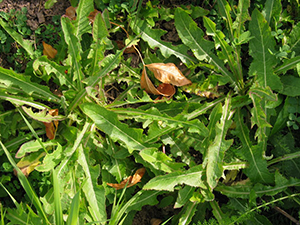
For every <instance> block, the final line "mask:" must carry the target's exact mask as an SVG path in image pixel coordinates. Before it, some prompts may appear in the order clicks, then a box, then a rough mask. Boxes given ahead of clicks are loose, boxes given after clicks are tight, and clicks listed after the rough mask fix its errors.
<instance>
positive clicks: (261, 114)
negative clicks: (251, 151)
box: [249, 91, 272, 150]
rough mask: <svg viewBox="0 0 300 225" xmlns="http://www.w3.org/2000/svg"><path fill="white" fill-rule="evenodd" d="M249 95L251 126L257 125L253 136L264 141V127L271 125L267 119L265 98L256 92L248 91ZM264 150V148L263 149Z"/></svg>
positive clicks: (265, 135) (265, 136)
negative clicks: (251, 104)
mask: <svg viewBox="0 0 300 225" xmlns="http://www.w3.org/2000/svg"><path fill="white" fill-rule="evenodd" d="M249 96H250V98H251V100H252V103H253V107H252V109H251V114H252V117H251V128H252V127H253V126H254V125H257V131H256V133H255V138H258V141H259V142H263V141H265V139H266V138H267V133H266V129H265V128H266V127H272V126H271V124H270V123H269V122H268V119H267V112H266V110H267V109H266V105H265V104H266V103H265V98H262V97H260V96H259V95H257V94H256V93H252V92H251V91H250V92H249ZM264 150H265V149H264Z"/></svg>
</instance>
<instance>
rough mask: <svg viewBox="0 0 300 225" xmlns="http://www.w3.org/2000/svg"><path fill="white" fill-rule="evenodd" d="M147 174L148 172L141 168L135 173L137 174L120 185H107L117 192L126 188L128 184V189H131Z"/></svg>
mask: <svg viewBox="0 0 300 225" xmlns="http://www.w3.org/2000/svg"><path fill="white" fill-rule="evenodd" d="M145 172H146V169H145V168H140V169H138V170H137V171H136V172H135V174H134V175H133V176H129V177H127V178H126V179H125V180H123V181H122V182H121V183H119V184H113V183H106V184H107V185H108V186H111V187H113V188H115V189H117V190H119V189H122V188H124V187H125V186H126V184H127V187H131V186H133V185H135V184H137V183H138V182H140V181H141V179H142V177H143V176H144V174H145Z"/></svg>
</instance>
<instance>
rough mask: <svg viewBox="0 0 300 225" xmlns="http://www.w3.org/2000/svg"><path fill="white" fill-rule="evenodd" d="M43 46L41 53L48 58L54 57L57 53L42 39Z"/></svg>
mask: <svg viewBox="0 0 300 225" xmlns="http://www.w3.org/2000/svg"><path fill="white" fill-rule="evenodd" d="M43 47H44V49H43V55H46V56H47V57H48V59H54V58H55V56H56V54H57V50H56V49H55V48H53V47H52V46H51V45H48V44H47V43H45V42H44V41H43Z"/></svg>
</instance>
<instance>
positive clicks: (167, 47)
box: [130, 18, 195, 64]
mask: <svg viewBox="0 0 300 225" xmlns="http://www.w3.org/2000/svg"><path fill="white" fill-rule="evenodd" d="M130 27H131V28H132V30H133V31H134V32H135V33H136V34H137V35H141V38H142V39H143V40H144V41H146V42H148V44H149V46H150V47H151V48H153V49H154V48H156V47H158V48H159V49H160V51H161V53H162V55H163V56H164V57H165V58H169V57H170V56H171V55H175V56H176V57H178V58H180V59H181V61H182V62H184V63H186V64H191V63H192V62H195V60H194V59H193V58H192V57H191V56H189V55H188V54H187V50H188V49H187V48H186V47H185V46H184V45H177V46H174V45H172V44H171V43H169V42H165V41H162V40H161V36H162V35H164V34H165V32H164V31H163V30H159V29H152V28H151V27H150V26H149V25H148V24H147V23H146V22H145V21H143V20H140V19H137V18H136V19H135V20H132V22H131V24H130Z"/></svg>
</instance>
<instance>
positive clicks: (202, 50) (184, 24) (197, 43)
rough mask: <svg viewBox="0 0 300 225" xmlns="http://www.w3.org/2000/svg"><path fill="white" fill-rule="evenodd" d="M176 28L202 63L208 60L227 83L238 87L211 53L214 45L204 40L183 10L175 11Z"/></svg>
mask: <svg viewBox="0 0 300 225" xmlns="http://www.w3.org/2000/svg"><path fill="white" fill-rule="evenodd" d="M175 27H176V30H177V32H178V35H179V37H180V38H181V40H182V42H183V43H184V44H185V45H187V46H188V47H189V48H190V49H191V50H192V51H193V53H194V54H195V56H196V58H197V59H199V60H200V61H203V60H206V61H208V62H209V63H211V64H212V65H214V66H215V67H216V69H217V70H219V71H220V72H221V74H222V75H223V76H224V79H225V80H226V82H228V81H230V83H231V84H233V85H234V86H236V85H237V84H236V81H235V80H234V77H233V75H232V74H231V73H230V72H229V71H228V70H227V69H226V68H225V66H224V63H223V62H222V61H221V60H220V59H219V58H218V57H217V56H216V55H214V54H213V53H212V52H211V49H212V48H213V43H212V42H210V41H207V40H205V39H204V38H203V35H204V34H203V31H202V30H201V29H200V28H199V27H198V26H197V24H196V23H195V22H194V21H193V20H192V18H191V17H190V16H189V15H188V14H187V13H186V12H185V11H184V10H182V9H180V8H177V9H176V11H175Z"/></svg>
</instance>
